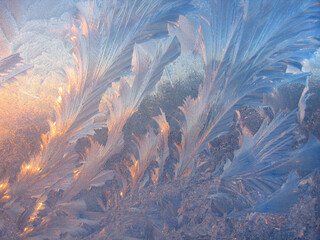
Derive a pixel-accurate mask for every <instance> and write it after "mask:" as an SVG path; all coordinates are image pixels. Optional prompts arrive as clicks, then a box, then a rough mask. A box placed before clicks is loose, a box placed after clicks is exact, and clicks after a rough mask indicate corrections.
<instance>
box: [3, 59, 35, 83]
mask: <svg viewBox="0 0 320 240" xmlns="http://www.w3.org/2000/svg"><path fill="white" fill-rule="evenodd" d="M32 67H33V66H32V65H30V64H25V63H23V59H22V58H21V57H20V54H19V53H17V54H13V55H11V56H8V57H6V58H3V59H1V60H0V88H1V87H3V84H4V83H9V82H10V81H11V80H13V79H14V77H15V76H17V75H19V74H22V73H24V72H26V71H27V70H29V69H31V68H32Z"/></svg>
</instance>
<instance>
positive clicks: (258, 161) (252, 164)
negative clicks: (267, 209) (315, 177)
mask: <svg viewBox="0 0 320 240" xmlns="http://www.w3.org/2000/svg"><path fill="white" fill-rule="evenodd" d="M297 129H298V124H297V112H296V111H295V110H294V111H292V112H290V113H286V112H280V113H278V114H277V115H276V116H275V118H274V119H273V120H272V121H271V123H269V124H268V123H267V121H264V122H263V124H262V125H261V127H260V129H259V131H258V132H257V133H256V134H255V135H254V136H251V135H250V134H245V138H244V142H243V146H242V148H241V149H240V150H238V151H237V152H236V153H235V158H234V159H233V160H232V161H228V162H227V163H226V164H225V166H224V171H223V173H222V174H221V176H219V177H218V178H217V179H218V180H217V181H216V183H217V185H216V187H217V189H216V190H217V192H218V193H217V194H216V195H214V196H212V197H213V198H216V197H218V196H220V194H223V195H224V199H232V198H233V199H242V201H243V202H246V203H247V204H249V206H250V205H252V204H254V205H255V204H256V203H257V202H260V201H263V200H264V198H265V197H266V196H269V195H270V194H273V193H275V196H276V195H278V194H279V192H281V191H282V190H284V188H285V186H288V183H286V182H285V181H286V179H287V177H288V176H289V177H288V178H289V180H288V181H289V182H291V180H292V179H291V178H292V177H293V176H294V177H295V179H298V178H299V177H298V176H297V175H296V174H293V173H291V172H292V171H295V170H296V169H298V172H299V176H300V177H305V176H306V175H308V174H310V173H311V172H312V171H313V170H314V169H315V168H318V167H319V165H320V162H319V160H318V159H317V158H318V157H317V154H318V153H319V143H318V142H317V141H316V140H315V139H314V138H313V137H312V138H311V140H309V142H308V143H307V144H306V145H302V146H301V147H300V148H298V149H296V150H294V145H295V143H296V139H295V135H294V132H295V131H296V130H297ZM290 179H291V180H290ZM280 189H282V190H280ZM285 191H286V190H285ZM218 198H219V197H218Z"/></svg>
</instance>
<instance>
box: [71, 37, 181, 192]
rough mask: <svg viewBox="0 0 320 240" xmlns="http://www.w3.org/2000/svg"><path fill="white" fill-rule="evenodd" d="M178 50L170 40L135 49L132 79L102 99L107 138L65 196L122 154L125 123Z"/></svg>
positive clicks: (95, 146)
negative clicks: (111, 159)
mask: <svg viewBox="0 0 320 240" xmlns="http://www.w3.org/2000/svg"><path fill="white" fill-rule="evenodd" d="M179 46H180V45H179V42H178V40H177V39H176V38H172V37H169V38H165V39H162V40H159V41H149V42H146V43H143V44H137V45H136V47H135V50H134V54H133V61H132V65H133V69H134V72H135V76H134V77H133V79H132V78H131V77H132V76H129V77H122V78H121V79H120V82H118V83H113V85H112V86H113V87H112V88H110V89H109V90H108V91H107V93H106V95H105V96H104V97H103V99H102V104H101V111H102V112H103V113H105V114H106V118H107V119H106V125H107V126H108V136H110V137H108V140H107V143H106V145H105V146H102V145H100V144H99V143H96V142H93V143H92V148H91V149H90V150H88V153H87V158H86V162H85V163H84V165H83V166H82V167H81V169H79V173H77V174H78V175H79V179H82V178H83V179H82V180H81V181H80V180H77V181H76V182H74V183H73V184H72V185H71V186H70V188H69V190H70V191H72V193H69V192H68V191H66V195H69V196H70V197H71V196H74V195H75V194H76V193H78V192H79V191H80V190H82V189H85V188H87V187H89V186H90V185H91V184H90V181H91V179H92V178H95V177H96V176H97V175H99V172H100V171H101V168H102V167H103V165H104V164H105V162H106V161H107V160H108V159H109V158H110V157H111V156H113V155H114V154H117V153H119V152H120V151H121V150H122V147H123V144H124V140H123V132H122V129H123V127H124V125H125V123H126V122H127V120H128V119H129V118H130V117H131V116H132V115H133V114H134V112H135V111H137V110H138V107H139V105H140V103H141V101H142V100H143V98H144V97H145V96H147V95H148V94H150V93H151V91H152V90H153V88H154V87H155V85H156V83H157V82H158V81H159V80H160V77H161V75H162V72H163V68H164V67H165V66H166V65H167V64H168V63H170V62H172V61H173V60H174V59H176V57H178V55H179V53H180V47H179ZM163 121H164V120H163V119H162V120H160V119H159V123H160V124H161V126H162V125H164V124H165V123H164V122H163ZM97 152H98V154H97ZM85 180H86V181H85ZM85 182H86V183H85ZM76 189H77V190H76Z"/></svg>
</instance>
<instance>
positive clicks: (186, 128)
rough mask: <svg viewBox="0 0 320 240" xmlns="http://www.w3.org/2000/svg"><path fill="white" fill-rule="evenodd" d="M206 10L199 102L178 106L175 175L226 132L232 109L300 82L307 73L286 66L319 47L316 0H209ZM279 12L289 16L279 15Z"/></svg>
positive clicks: (182, 171) (202, 23) (192, 162)
mask: <svg viewBox="0 0 320 240" xmlns="http://www.w3.org/2000/svg"><path fill="white" fill-rule="evenodd" d="M209 6H210V8H209V13H208V14H207V15H204V16H202V18H201V23H200V28H199V34H200V38H201V40H202V41H201V43H200V46H199V48H200V50H201V52H202V56H203V59H204V62H205V66H204V69H205V80H204V83H203V84H202V86H201V87H200V89H199V94H198V98H196V99H192V98H187V99H186V101H185V103H184V106H183V107H182V108H181V110H182V111H183V113H184V115H185V121H184V122H183V123H182V126H181V128H182V142H181V147H180V149H179V154H180V161H179V162H178V164H177V167H176V171H175V176H176V177H179V176H182V175H184V174H185V173H186V172H188V170H191V169H193V170H194V166H195V164H194V158H195V156H196V155H197V154H199V153H200V152H201V151H203V150H204V149H205V148H206V146H207V143H208V142H209V141H211V140H213V139H214V138H216V137H218V136H220V135H221V134H223V133H225V132H227V131H228V129H229V127H230V125H231V123H232V118H233V112H234V110H235V109H236V108H239V107H241V106H243V105H244V104H246V105H248V104H259V103H261V98H260V97H259V96H261V95H259V93H268V91H270V90H271V89H272V88H274V87H277V86H280V85H283V84H285V83H289V82H295V81H304V80H305V77H306V76H308V74H306V73H301V74H289V73H286V68H287V66H289V65H296V64H298V63H299V62H301V61H302V60H303V59H304V58H305V57H307V56H309V55H310V54H311V53H312V52H313V51H314V50H315V49H316V47H318V46H319V42H318V41H317V38H316V37H315V35H316V34H317V29H318V28H319V15H318V13H319V9H318V3H317V1H307V2H299V1H297V2H290V3H288V2H287V1H255V2H254V1H246V0H244V1H209ZM284 8H285V9H288V11H289V12H290V13H291V14H287V15H284V14H283V12H282V9H284ZM269 9H274V11H271V10H269ZM257 22H259V24H256V23H257ZM302 22H303V24H302ZM302 39H303V40H302ZM182 41H183V40H182ZM257 94H258V95H257Z"/></svg>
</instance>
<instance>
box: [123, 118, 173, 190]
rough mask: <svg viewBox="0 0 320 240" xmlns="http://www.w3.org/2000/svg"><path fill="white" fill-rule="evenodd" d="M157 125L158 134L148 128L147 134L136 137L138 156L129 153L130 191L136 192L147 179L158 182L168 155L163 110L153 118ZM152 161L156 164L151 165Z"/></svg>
mask: <svg viewBox="0 0 320 240" xmlns="http://www.w3.org/2000/svg"><path fill="white" fill-rule="evenodd" d="M155 120H156V122H157V123H158V125H159V132H158V134H155V133H154V129H149V130H148V131H147V134H146V135H145V136H143V137H142V138H136V139H137V149H138V155H139V156H138V158H136V157H135V156H134V155H131V159H132V162H133V165H131V166H130V167H128V168H129V170H130V173H131V178H132V182H131V193H132V194H137V192H138V191H139V190H140V189H141V188H143V187H144V186H145V184H146V183H147V182H148V181H152V182H153V183H154V184H155V183H157V182H158V180H159V178H160V177H161V174H162V173H163V168H164V163H165V160H166V158H167V157H168V156H169V149H168V136H169V133H170V127H169V124H168V122H167V120H166V116H165V114H164V112H161V115H159V116H158V117H156V118H155ZM152 162H156V163H157V166H156V167H152V166H151V164H152Z"/></svg>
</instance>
